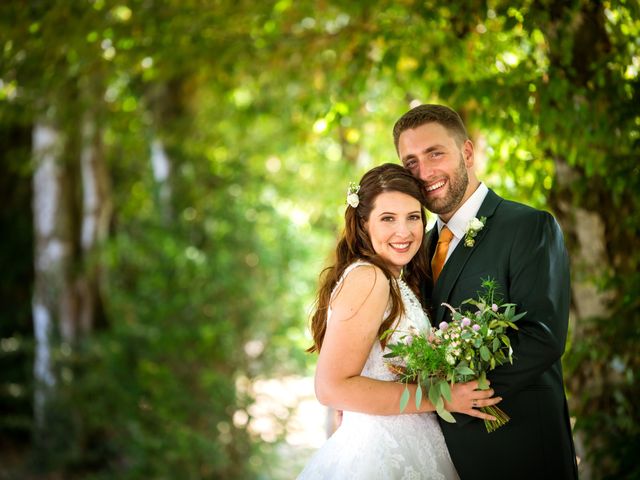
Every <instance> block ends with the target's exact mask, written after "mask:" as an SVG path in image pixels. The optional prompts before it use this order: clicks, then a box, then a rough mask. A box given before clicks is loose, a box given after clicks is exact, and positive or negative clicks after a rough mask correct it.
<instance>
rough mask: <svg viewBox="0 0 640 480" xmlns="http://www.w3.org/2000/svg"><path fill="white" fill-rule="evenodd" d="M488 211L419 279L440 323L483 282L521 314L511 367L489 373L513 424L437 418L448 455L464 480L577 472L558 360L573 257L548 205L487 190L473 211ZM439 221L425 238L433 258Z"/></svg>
mask: <svg viewBox="0 0 640 480" xmlns="http://www.w3.org/2000/svg"><path fill="white" fill-rule="evenodd" d="M476 216H477V217H478V218H480V217H482V216H485V217H487V221H486V224H485V226H484V228H483V229H482V230H481V231H480V232H479V233H478V236H477V237H476V241H475V245H474V246H473V247H465V246H464V242H463V241H461V242H460V243H459V244H458V245H457V246H456V248H455V250H454V251H453V252H452V254H451V256H450V257H449V259H448V260H447V262H446V264H445V266H444V268H443V270H442V273H441V274H440V277H439V278H438V281H437V283H436V285H435V286H433V285H432V284H431V282H430V281H425V282H423V284H422V290H423V292H422V293H423V295H424V296H425V298H426V299H427V301H428V303H430V304H431V307H432V311H433V315H434V318H432V321H431V323H432V324H433V325H438V324H439V323H440V322H441V321H443V320H448V318H449V311H448V309H446V308H443V307H441V306H440V305H441V303H442V302H447V303H449V304H450V305H452V306H454V307H458V306H460V304H461V303H462V301H463V300H466V299H468V298H476V297H477V293H478V290H479V289H480V282H481V279H483V278H486V277H492V278H494V279H495V280H497V282H498V283H499V285H500V286H501V290H500V293H501V294H502V297H503V301H504V302H509V303H515V304H517V311H518V312H525V311H526V312H527V314H526V315H525V316H524V318H522V319H521V320H519V321H518V323H517V325H518V327H519V330H518V331H517V332H514V334H513V335H511V336H512V340H511V343H512V346H513V357H514V361H513V365H503V366H500V367H498V368H496V369H495V370H493V371H492V372H491V373H490V374H489V375H488V378H489V380H490V381H491V386H492V387H493V388H494V389H495V391H496V395H498V396H501V397H503V401H502V402H501V403H500V404H499V406H500V407H501V408H502V409H503V410H504V411H505V412H506V413H507V414H508V415H509V416H510V417H511V421H510V422H509V423H508V424H507V425H505V426H503V427H501V428H499V429H498V430H496V431H495V432H492V433H487V432H486V430H485V427H484V424H483V422H482V421H481V420H478V419H474V418H473V417H469V416H467V415H456V419H457V422H456V423H455V424H449V423H447V422H445V421H442V420H441V421H440V425H441V426H442V431H443V433H444V436H445V440H446V442H447V446H448V448H449V452H450V453H451V458H452V459H453V462H454V464H455V466H456V468H457V470H458V473H459V474H460V477H461V478H462V479H463V480H466V479H470V480H480V479H485V478H486V479H491V480H502V479H505V480H506V479H519V480H524V479H542V478H544V479H553V480H559V479H574V478H577V476H578V474H577V466H576V462H575V451H574V446H573V440H572V436H571V427H570V424H569V414H568V410H567V401H566V398H565V395H564V387H563V380H562V365H561V363H560V357H561V356H562V354H563V352H564V347H565V341H566V337H567V325H568V317H569V303H570V286H569V261H568V256H567V251H566V248H565V245H564V240H563V236H562V232H561V231H560V227H559V226H558V224H557V222H556V221H555V219H554V218H553V217H552V216H551V215H550V214H549V213H547V212H543V211H540V210H535V209H533V208H531V207H527V206H525V205H522V204H519V203H515V202H510V201H507V200H504V199H502V198H500V197H499V196H498V195H496V194H495V193H494V192H493V191H492V190H489V193H488V194H487V197H486V198H485V200H484V202H483V204H482V206H481V207H480V210H479V211H478V214H477V215H476ZM437 237H438V232H437V228H433V229H432V230H431V231H430V232H429V234H428V237H427V242H426V248H428V249H429V254H430V257H431V255H433V251H434V249H435V245H436V243H437V240H438V238H437Z"/></svg>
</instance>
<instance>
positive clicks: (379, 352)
mask: <svg viewBox="0 0 640 480" xmlns="http://www.w3.org/2000/svg"><path fill="white" fill-rule="evenodd" d="M347 203H348V206H347V210H346V212H345V230H344V233H343V235H342V237H341V239H340V240H339V242H338V246H337V248H336V261H335V264H334V265H333V266H331V267H329V268H328V269H326V270H325V271H324V272H323V276H322V277H321V285H320V289H319V292H318V299H317V309H316V311H315V313H314V314H313V317H312V322H311V330H312V334H313V340H314V345H313V346H312V347H311V348H310V349H309V351H311V352H313V351H317V352H319V356H318V364H317V369H316V375H315V390H316V396H317V397H318V400H319V401H320V403H322V404H324V405H328V406H331V407H333V408H335V409H337V410H342V411H343V412H344V413H343V419H342V424H341V425H340V427H339V428H338V429H337V430H336V432H335V433H334V434H333V435H332V436H331V438H329V440H327V442H326V443H325V444H324V446H323V447H322V448H320V450H319V451H318V452H316V454H315V455H314V456H313V457H312V459H311V460H310V462H309V463H308V464H307V466H306V467H305V469H304V470H303V471H302V473H301V474H300V475H299V477H298V479H299V480H307V479H332V480H333V479H350V480H353V479H363V480H365V479H366V480H370V479H389V480H391V479H393V480H396V479H412V480H413V479H445V480H449V479H457V478H458V474H457V473H456V470H455V467H454V466H453V463H452V462H451V459H450V457H449V452H448V451H447V447H446V445H445V442H444V438H443V436H442V432H441V431H440V426H439V425H438V421H437V420H436V418H435V414H434V413H433V412H434V411H435V407H434V406H433V404H432V403H431V402H430V401H429V400H428V398H425V397H426V395H425V397H423V399H422V402H421V404H420V407H419V408H416V405H415V402H414V401H410V402H409V403H408V405H407V407H406V409H405V410H404V412H403V413H400V396H401V395H402V392H403V390H404V388H405V386H404V385H403V384H401V383H398V382H396V381H395V375H394V373H393V372H392V370H391V369H390V367H389V365H388V362H387V360H386V359H384V358H383V355H384V353H385V341H381V340H380V335H381V333H382V332H384V331H386V330H387V329H389V328H393V329H395V333H394V334H393V335H391V338H390V339H387V341H389V340H390V341H391V342H396V341H398V338H399V336H400V335H401V332H406V331H407V330H408V329H409V328H410V327H412V328H416V329H418V330H421V331H428V329H429V328H430V327H429V319H428V318H427V315H426V314H425V313H424V310H423V308H422V305H421V303H420V301H419V300H418V298H417V296H416V292H418V278H420V277H424V276H428V275H429V274H428V272H429V269H428V267H427V262H428V259H427V256H426V251H425V249H424V248H422V241H423V237H424V230H425V224H426V221H425V219H426V216H425V210H424V207H423V205H424V196H423V191H422V186H421V185H420V183H419V181H418V180H416V179H415V178H414V177H413V176H412V175H411V174H410V173H409V172H408V171H406V170H405V169H404V168H403V167H401V166H399V165H395V164H384V165H381V166H379V167H376V168H373V169H372V170H370V171H369V172H367V173H366V174H365V175H364V176H363V177H362V179H361V181H360V185H359V186H355V185H352V186H351V187H350V188H349V192H348V197H347ZM400 367H401V365H400ZM409 388H410V391H411V398H412V399H414V398H415V390H416V387H415V385H409ZM476 388H477V382H469V383H465V384H456V385H454V386H453V388H452V401H451V402H448V403H446V404H445V407H446V408H447V410H449V411H451V412H460V413H464V414H467V415H472V416H474V417H478V418H482V419H488V420H492V419H493V417H491V416H490V415H487V414H484V413H483V412H481V411H479V410H476V408H479V407H484V406H488V405H495V404H496V403H498V402H499V401H500V400H501V399H500V398H491V397H492V395H493V390H491V389H490V390H485V391H479V390H476Z"/></svg>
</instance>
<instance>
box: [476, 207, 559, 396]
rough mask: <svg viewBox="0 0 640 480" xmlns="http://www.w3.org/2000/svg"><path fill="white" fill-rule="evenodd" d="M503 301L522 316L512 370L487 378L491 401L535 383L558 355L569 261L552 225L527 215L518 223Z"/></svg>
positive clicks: (540, 215) (545, 217)
mask: <svg viewBox="0 0 640 480" xmlns="http://www.w3.org/2000/svg"><path fill="white" fill-rule="evenodd" d="M509 271H510V274H509V285H508V286H507V287H505V288H507V289H508V292H509V293H508V298H509V301H510V302H511V303H515V304H517V306H518V307H517V308H518V312H527V314H526V315H525V316H524V317H523V318H522V319H520V320H519V321H518V322H517V323H516V325H517V326H518V331H517V332H515V333H514V334H513V335H511V339H512V347H513V364H512V365H511V364H507V365H503V366H500V367H498V368H496V369H495V370H493V371H492V372H490V374H489V375H488V378H489V379H490V380H491V387H492V388H494V389H495V391H496V395H499V396H503V397H505V398H508V396H509V394H511V393H514V392H516V391H518V390H520V389H521V388H523V387H525V386H527V385H529V384H532V383H535V382H536V381H537V379H538V378H539V377H540V375H541V374H542V373H543V372H544V371H545V370H547V369H548V368H549V367H551V365H553V364H554V363H555V362H556V361H557V360H558V359H560V357H561V356H562V354H563V353H564V348H565V342H566V338H567V327H568V317H569V303H570V295H571V294H570V284H569V259H568V255H567V251H566V248H565V245H564V239H563V236H562V232H561V230H560V227H559V226H558V223H557V222H556V221H555V219H554V218H553V217H552V216H551V215H550V214H549V213H547V212H541V211H532V212H531V214H529V215H526V216H525V218H523V219H522V221H521V222H519V229H518V231H517V232H516V234H515V238H514V243H513V245H512V250H511V254H510V259H509Z"/></svg>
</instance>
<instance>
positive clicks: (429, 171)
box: [418, 158, 434, 182]
mask: <svg viewBox="0 0 640 480" xmlns="http://www.w3.org/2000/svg"><path fill="white" fill-rule="evenodd" d="M433 175H434V170H433V167H432V166H430V165H429V162H428V161H427V160H425V159H424V158H421V159H420V160H418V178H419V179H420V180H422V181H423V182H426V181H428V180H429V179H431V178H433Z"/></svg>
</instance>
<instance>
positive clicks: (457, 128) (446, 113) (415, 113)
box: [393, 104, 469, 151]
mask: <svg viewBox="0 0 640 480" xmlns="http://www.w3.org/2000/svg"><path fill="white" fill-rule="evenodd" d="M425 123H439V124H440V125H442V126H443V127H444V128H446V129H447V131H448V132H449V133H451V134H452V135H453V137H454V138H455V139H456V141H457V143H458V146H460V145H462V144H463V143H464V142H465V141H466V140H468V139H469V135H467V129H466V128H465V126H464V123H463V122H462V119H461V118H460V115H458V114H457V113H456V111H455V110H453V109H451V108H449V107H445V106H444V105H435V104H424V105H418V106H417V107H414V108H412V109H411V110H409V111H408V112H407V113H405V114H404V115H403V116H402V117H400V118H399V119H398V121H397V122H396V124H395V125H394V126H393V143H394V145H395V146H396V151H398V141H399V139H400V134H401V133H402V132H404V131H405V130H409V129H412V128H417V127H419V126H421V125H424V124H425Z"/></svg>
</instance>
